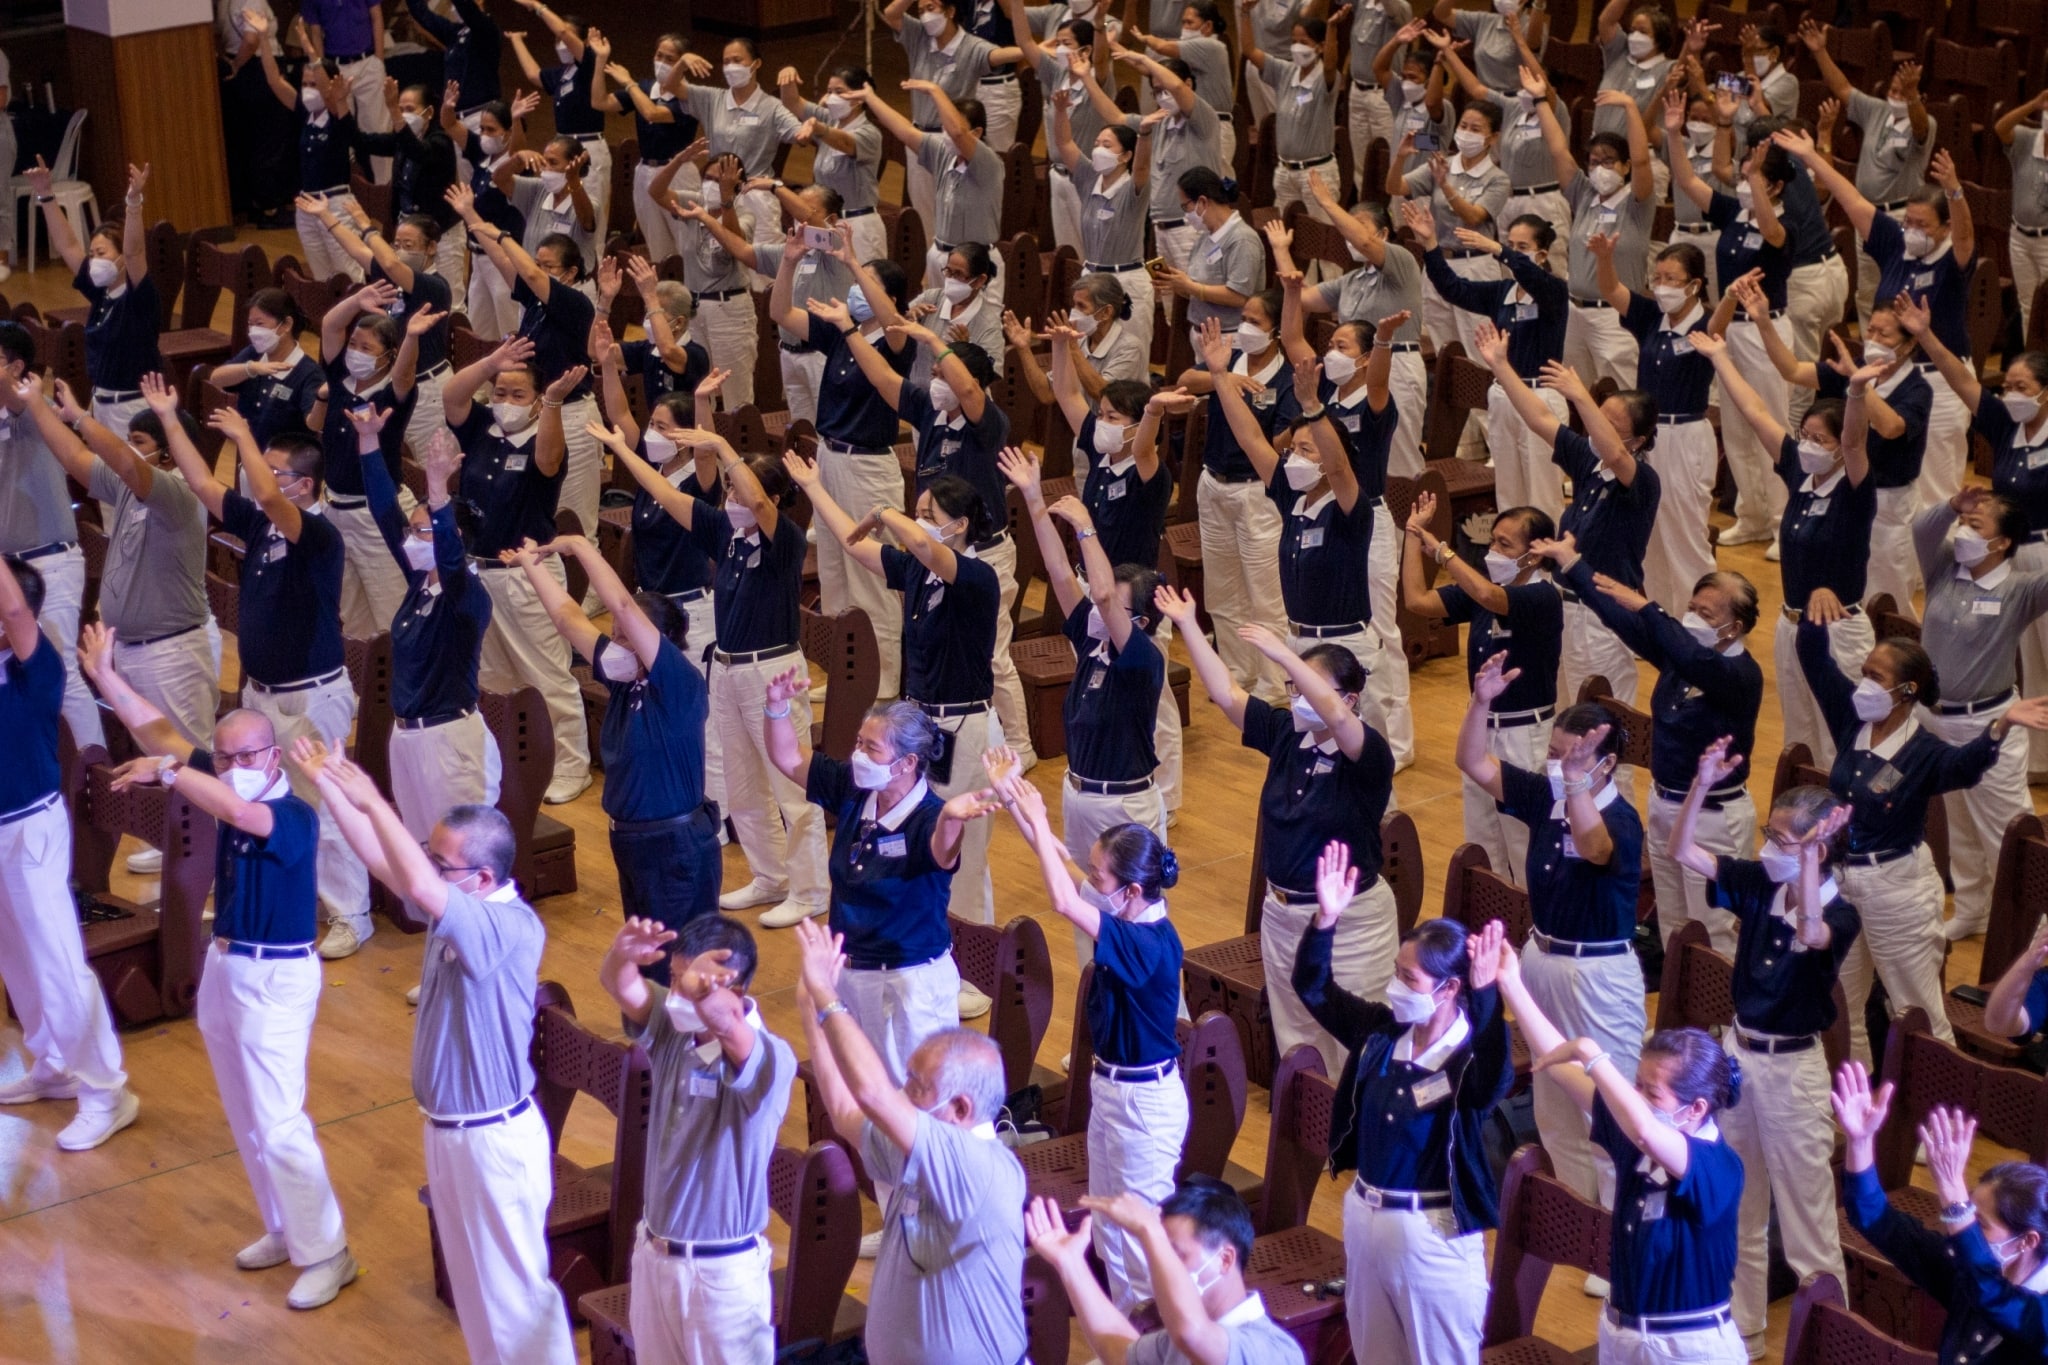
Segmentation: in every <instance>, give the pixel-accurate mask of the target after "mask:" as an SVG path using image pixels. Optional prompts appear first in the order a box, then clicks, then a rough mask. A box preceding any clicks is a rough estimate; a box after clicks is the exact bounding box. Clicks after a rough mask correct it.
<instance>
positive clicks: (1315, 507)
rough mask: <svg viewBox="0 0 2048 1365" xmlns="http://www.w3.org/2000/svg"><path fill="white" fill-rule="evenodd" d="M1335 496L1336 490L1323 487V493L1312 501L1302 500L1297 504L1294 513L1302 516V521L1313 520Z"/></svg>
mask: <svg viewBox="0 0 2048 1365" xmlns="http://www.w3.org/2000/svg"><path fill="white" fill-rule="evenodd" d="M1336 496H1337V491H1336V490H1335V489H1333V488H1325V489H1324V490H1323V495H1322V496H1321V497H1319V498H1317V499H1316V500H1315V501H1314V502H1304V503H1299V504H1297V505H1296V506H1295V509H1294V515H1296V516H1297V517H1300V518H1302V519H1303V520H1304V521H1314V520H1315V519H1316V518H1317V517H1318V516H1321V515H1322V511H1323V509H1324V508H1325V507H1328V506H1329V505H1330V502H1331V500H1332V499H1334V498H1335V497H1336Z"/></svg>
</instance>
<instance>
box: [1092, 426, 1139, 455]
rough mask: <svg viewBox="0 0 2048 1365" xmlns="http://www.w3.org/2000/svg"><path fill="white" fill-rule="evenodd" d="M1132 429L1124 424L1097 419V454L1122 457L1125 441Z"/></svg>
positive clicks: (1095, 443) (1095, 444)
mask: <svg viewBox="0 0 2048 1365" xmlns="http://www.w3.org/2000/svg"><path fill="white" fill-rule="evenodd" d="M1130 430H1131V429H1130V427H1129V426H1127V425H1126V424H1124V423H1122V422H1105V421H1103V420H1102V419H1101V418H1100V417H1098V418H1096V419H1095V440H1094V446H1095V453H1096V454H1097V455H1121V454H1122V453H1123V449H1124V440H1125V438H1126V437H1127V436H1128V435H1129V434H1130Z"/></svg>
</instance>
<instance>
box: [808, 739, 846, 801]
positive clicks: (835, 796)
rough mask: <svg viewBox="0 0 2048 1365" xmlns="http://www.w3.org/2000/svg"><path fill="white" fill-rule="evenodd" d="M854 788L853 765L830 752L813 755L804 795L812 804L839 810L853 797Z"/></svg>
mask: <svg viewBox="0 0 2048 1365" xmlns="http://www.w3.org/2000/svg"><path fill="white" fill-rule="evenodd" d="M854 790H855V789H854V785H853V769H852V768H851V767H849V766H848V765H847V764H845V763H842V762H840V761H839V760H838V759H836V758H833V757H832V756H831V755H829V754H821V753H813V754H812V755H811V774H810V780H809V781H807V782H806V783H805V784H804V797H805V799H806V800H808V801H810V803H811V804H812V805H815V806H822V807H824V808H825V809H826V810H832V811H836V810H839V809H841V808H842V807H844V806H845V805H846V803H847V801H848V800H850V799H851V798H852V796H853V794H854Z"/></svg>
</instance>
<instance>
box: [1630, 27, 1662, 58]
mask: <svg viewBox="0 0 2048 1365" xmlns="http://www.w3.org/2000/svg"><path fill="white" fill-rule="evenodd" d="M1656 50H1657V39H1656V36H1655V35H1654V34H1649V33H1631V34H1629V35H1628V55H1629V56H1631V57H1633V58H1635V59H1636V60H1637V61H1641V60H1643V58H1645V57H1647V56H1649V55H1650V54H1651V53H1652V52H1655V51H1656Z"/></svg>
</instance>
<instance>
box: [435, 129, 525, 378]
mask: <svg viewBox="0 0 2048 1365" xmlns="http://www.w3.org/2000/svg"><path fill="white" fill-rule="evenodd" d="M539 107H540V95H539V93H538V92H536V91H528V92H527V93H525V94H523V95H520V96H518V97H517V98H515V99H514V100H513V102H512V103H511V104H506V103H504V102H503V101H499V102H496V103H492V104H487V105H485V106H484V107H483V108H482V109H481V110H478V111H477V112H476V114H475V115H474V117H473V119H472V120H470V121H473V122H474V123H475V124H476V126H475V127H474V128H471V127H470V126H469V123H468V122H466V121H464V120H462V119H457V120H455V121H454V122H452V123H451V122H449V120H448V118H447V116H446V115H447V106H446V105H443V106H442V113H443V117H442V121H441V127H442V129H443V130H444V131H445V132H446V133H447V134H448V136H449V139H450V140H451V141H453V142H454V143H455V150H456V152H457V153H458V154H459V155H460V156H461V157H462V160H463V167H464V173H465V174H464V177H463V182H462V183H463V185H464V187H465V188H466V189H468V190H469V192H470V194H471V196H472V197H473V202H474V204H475V207H476V209H477V214H478V217H479V218H480V219H481V220H482V221H484V222H487V223H490V224H491V225H493V226H495V227H497V228H498V229H500V230H501V231H503V232H505V233H506V234H507V235H508V236H510V237H511V238H512V239H513V240H514V241H517V240H519V239H520V238H522V237H524V236H525V235H526V215H525V214H523V213H521V212H520V211H519V210H518V209H516V208H514V207H513V206H512V197H511V194H510V190H511V189H512V186H513V180H514V174H515V172H516V171H517V169H518V165H519V163H518V160H517V159H516V154H517V153H518V152H520V151H521V150H523V149H524V147H525V143H526V124H525V117H526V115H527V114H529V113H531V112H532V111H533V110H535V109H538V108H539ZM450 188H453V187H452V186H451V187H450ZM448 207H449V208H451V209H453V210H455V212H456V216H457V218H458V219H459V218H461V216H462V214H461V207H460V204H459V202H458V199H457V197H456V196H453V195H450V196H449V197H448ZM454 231H455V229H454V228H450V229H448V232H444V233H443V234H442V243H443V245H444V246H445V245H446V243H447V239H448V236H449V234H450V233H453V232H454ZM463 235H464V238H465V250H469V247H470V245H471V244H474V248H475V249H474V251H471V252H470V257H469V263H470V269H469V273H468V281H469V283H468V287H467V290H466V297H465V307H466V309H467V312H468V314H469V317H470V321H471V323H472V325H473V326H474V327H475V329H476V334H477V336H479V337H480V338H482V339H483V340H485V341H490V342H497V341H500V340H502V339H503V338H504V336H505V334H506V333H507V332H510V331H513V330H514V329H515V328H517V327H518V326H519V309H518V308H517V307H516V306H515V305H514V304H513V302H512V285H511V282H510V281H508V280H507V279H506V278H505V277H504V276H503V275H501V274H499V273H498V271H497V270H496V269H494V268H493V269H485V268H484V267H483V266H482V265H480V264H479V263H478V262H477V261H476V259H475V258H476V255H477V254H479V253H481V252H482V251H483V247H482V244H481V243H480V242H478V241H477V239H476V238H475V237H474V236H473V235H472V234H471V232H470V230H469V228H468V227H467V223H466V220H465V226H464V233H463Z"/></svg>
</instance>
